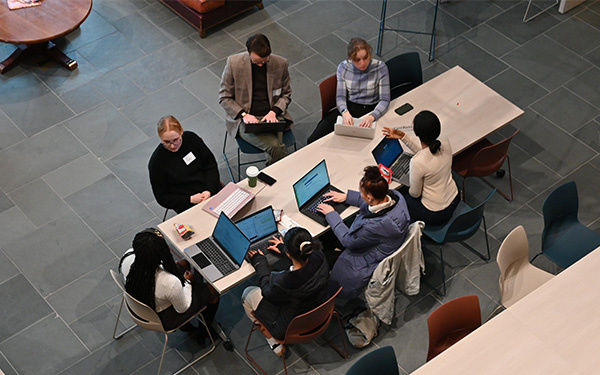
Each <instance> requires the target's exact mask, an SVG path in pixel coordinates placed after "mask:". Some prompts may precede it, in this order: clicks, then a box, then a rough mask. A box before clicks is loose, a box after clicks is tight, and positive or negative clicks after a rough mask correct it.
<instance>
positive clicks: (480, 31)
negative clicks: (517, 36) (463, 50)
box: [463, 24, 519, 57]
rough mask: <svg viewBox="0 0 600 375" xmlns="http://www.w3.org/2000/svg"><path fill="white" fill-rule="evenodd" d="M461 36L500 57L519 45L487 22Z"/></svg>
mask: <svg viewBox="0 0 600 375" xmlns="http://www.w3.org/2000/svg"><path fill="white" fill-rule="evenodd" d="M463 36H464V37H465V38H467V39H469V40H470V41H471V42H473V43H475V44H477V45H478V46H479V47H481V48H482V49H484V50H485V51H487V52H489V53H491V54H492V55H494V56H496V57H501V56H503V55H505V54H507V53H508V52H510V51H512V50H514V49H515V48H517V47H518V46H519V45H518V44H517V43H515V42H513V41H512V40H510V39H509V38H507V37H506V36H504V35H502V34H501V33H499V32H498V31H496V30H494V29H492V28H491V27H490V26H488V25H487V24H482V25H479V26H478V27H476V28H474V29H472V30H469V31H468V32H466V33H465V34H464V35H463Z"/></svg>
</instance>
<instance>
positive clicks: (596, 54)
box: [584, 47, 600, 67]
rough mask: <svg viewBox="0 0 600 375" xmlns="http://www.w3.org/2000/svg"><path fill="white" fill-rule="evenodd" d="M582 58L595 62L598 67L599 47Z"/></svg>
mask: <svg viewBox="0 0 600 375" xmlns="http://www.w3.org/2000/svg"><path fill="white" fill-rule="evenodd" d="M584 58H585V59H587V60H588V61H589V62H591V63H593V64H595V65H596V67H600V47H598V48H596V49H595V50H593V51H592V52H590V53H588V54H587V55H585V56H584Z"/></svg>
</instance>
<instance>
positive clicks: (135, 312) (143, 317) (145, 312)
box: [110, 270, 216, 375]
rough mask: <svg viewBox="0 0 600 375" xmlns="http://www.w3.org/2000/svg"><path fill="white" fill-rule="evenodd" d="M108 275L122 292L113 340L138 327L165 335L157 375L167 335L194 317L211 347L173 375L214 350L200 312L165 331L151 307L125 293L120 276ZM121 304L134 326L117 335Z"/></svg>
mask: <svg viewBox="0 0 600 375" xmlns="http://www.w3.org/2000/svg"><path fill="white" fill-rule="evenodd" d="M110 275H111V276H112V278H113V280H114V281H115V283H116V284H117V285H118V286H119V288H121V290H122V291H123V298H122V299H121V306H120V307H119V313H118V315H117V321H116V323H115V328H114V330H113V338H114V339H115V340H118V339H120V338H121V337H123V335H124V334H125V333H127V332H129V331H131V330H132V329H133V328H135V327H136V326H140V327H142V328H145V329H148V330H151V331H156V332H162V333H164V334H165V344H164V345H163V350H162V355H161V356H160V364H159V366H158V374H159V375H160V371H161V369H162V364H163V360H164V358H165V351H166V350H167V343H168V341H169V336H168V334H169V333H171V332H174V331H176V330H177V329H179V327H181V326H183V325H184V324H186V323H188V322H189V321H190V320H192V319H193V318H195V317H198V318H199V319H200V322H201V323H202V324H203V325H204V328H206V332H208V337H209V339H210V341H211V343H212V346H211V348H210V349H209V350H208V351H207V352H206V353H204V354H202V355H201V356H200V357H198V358H196V359H195V360H193V361H192V362H190V363H188V364H187V365H185V366H184V367H182V368H181V369H179V370H178V371H177V372H175V373H174V374H173V375H177V374H180V373H182V372H183V371H185V370H187V369H188V368H190V367H191V366H193V365H194V364H196V363H197V362H198V361H199V360H201V359H202V358H204V357H206V356H207V355H209V354H210V353H212V352H213V351H214V350H215V348H216V345H215V340H214V339H213V337H212V335H211V333H210V330H209V329H208V325H207V324H206V321H205V320H204V316H202V310H201V311H198V314H197V315H195V316H192V317H191V318H190V319H188V320H187V321H186V322H184V323H183V324H181V325H180V326H179V327H177V328H175V329H172V330H169V331H167V330H165V329H164V327H163V325H162V322H161V321H160V318H159V317H158V314H157V313H156V312H155V311H154V310H153V309H152V308H151V307H149V306H148V305H145V304H143V303H141V302H140V301H138V300H136V299H135V298H133V297H132V296H131V295H129V293H127V292H126V291H125V287H124V286H123V282H122V281H121V276H120V275H119V274H117V273H116V272H115V271H114V270H110ZM123 303H125V305H126V306H127V311H129V315H130V316H131V319H132V320H133V321H134V322H135V325H134V326H133V327H130V328H128V329H127V330H125V331H124V332H121V333H120V334H118V335H117V334H116V332H117V326H118V325H119V318H120V317H121V310H122V309H123ZM203 310H204V309H203Z"/></svg>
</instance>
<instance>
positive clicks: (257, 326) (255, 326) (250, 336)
mask: <svg viewBox="0 0 600 375" xmlns="http://www.w3.org/2000/svg"><path fill="white" fill-rule="evenodd" d="M259 327H260V326H259V325H257V324H252V328H251V329H250V334H249V335H248V340H247V341H246V347H245V348H244V352H245V353H246V358H248V359H249V360H250V361H251V362H252V363H253V364H254V366H256V368H258V369H259V370H260V371H261V372H262V373H263V374H265V375H267V373H266V372H265V370H263V369H262V367H260V366H259V365H258V363H256V361H255V360H254V358H252V356H251V355H250V353H248V345H250V339H251V338H252V334H253V333H254V331H256V330H257V329H259ZM284 357H285V356H284ZM284 361H285V359H284ZM284 363H285V362H284Z"/></svg>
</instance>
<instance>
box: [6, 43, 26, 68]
mask: <svg viewBox="0 0 600 375" xmlns="http://www.w3.org/2000/svg"><path fill="white" fill-rule="evenodd" d="M27 55H28V46H27V45H25V44H19V45H18V46H17V49H16V50H15V51H14V52H13V53H12V54H11V55H10V56H9V57H8V58H7V59H6V60H4V61H2V62H1V63H0V74H4V73H6V72H8V71H9V70H11V69H12V68H14V67H15V66H16V65H17V64H18V63H19V62H20V61H21V60H23V59H24V58H25V57H26V56H27Z"/></svg>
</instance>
